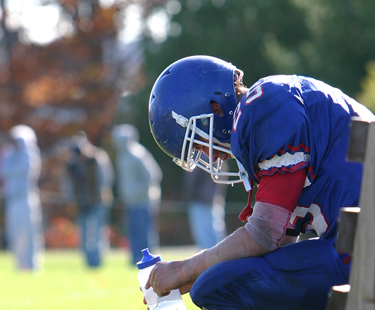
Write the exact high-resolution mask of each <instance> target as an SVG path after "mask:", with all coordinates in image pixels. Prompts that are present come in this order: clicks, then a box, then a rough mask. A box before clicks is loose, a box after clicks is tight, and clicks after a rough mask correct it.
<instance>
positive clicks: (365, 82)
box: [357, 61, 375, 113]
mask: <svg viewBox="0 0 375 310" xmlns="http://www.w3.org/2000/svg"><path fill="white" fill-rule="evenodd" d="M366 71H367V75H366V76H365V77H364V78H363V79H362V80H361V89H362V91H361V92H360V93H359V94H358V96H357V98H358V100H359V102H362V103H363V104H364V105H366V106H367V107H368V108H369V109H370V110H371V111H372V112H374V113H375V61H370V62H368V63H367V66H366Z"/></svg>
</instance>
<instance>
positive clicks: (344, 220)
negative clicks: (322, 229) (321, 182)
mask: <svg viewBox="0 0 375 310" xmlns="http://www.w3.org/2000/svg"><path fill="white" fill-rule="evenodd" d="M348 160H349V161H354V162H363V163H364V171H363V176H362V183H361V194H360V202H359V208H342V209H341V210H340V216H339V226H338V239H337V243H336V249H337V251H339V252H340V251H341V252H349V253H352V254H353V261H352V267H351V273H350V279H349V285H341V286H334V287H333V288H332V291H331V296H330V299H329V303H328V307H327V309H328V310H374V309H375V240H374V238H375V122H373V123H368V122H364V121H361V120H360V119H358V118H353V119H352V124H351V132H350V139H349V148H348Z"/></svg>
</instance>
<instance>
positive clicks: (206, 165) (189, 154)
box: [172, 112, 250, 189]
mask: <svg viewBox="0 0 375 310" xmlns="http://www.w3.org/2000/svg"><path fill="white" fill-rule="evenodd" d="M172 114H173V115H172V116H173V118H174V119H176V122H177V123H178V124H179V125H180V126H182V127H186V132H185V137H184V141H183V144H182V151H181V157H180V158H177V157H174V158H173V161H174V162H175V163H176V164H177V165H178V166H180V167H181V168H182V169H184V170H186V171H189V172H191V171H193V170H194V169H195V168H196V167H198V168H200V169H202V170H204V171H206V172H208V173H209V174H210V175H211V178H212V180H213V181H214V182H216V183H221V184H234V183H244V185H245V188H246V189H247V188H248V186H250V184H249V180H248V175H247V172H246V171H245V169H244V168H243V166H242V165H241V163H240V162H238V161H237V160H236V161H237V165H238V168H239V171H238V172H230V171H223V170H222V166H223V162H224V160H222V159H221V158H218V159H217V160H216V161H215V162H214V161H213V153H214V150H215V151H219V152H221V153H224V154H226V156H225V157H227V158H233V159H235V157H234V156H233V154H232V152H231V150H230V145H229V144H228V143H222V142H220V141H218V140H217V139H216V138H215V137H214V136H213V133H214V114H213V113H211V114H202V115H197V116H192V117H190V119H189V120H188V119H187V118H185V117H184V116H182V115H178V114H177V113H175V112H172ZM198 121H200V122H202V121H203V122H204V123H205V124H207V125H208V133H206V132H205V131H203V130H202V129H200V128H199V127H198V126H197V122H198ZM198 145H202V146H204V147H206V148H208V152H209V154H207V156H208V160H206V159H204V158H202V154H203V151H197V150H196V148H197V146H198Z"/></svg>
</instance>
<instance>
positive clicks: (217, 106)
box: [210, 101, 224, 117]
mask: <svg viewBox="0 0 375 310" xmlns="http://www.w3.org/2000/svg"><path fill="white" fill-rule="evenodd" d="M210 105H211V109H212V111H213V112H214V114H215V115H216V116H219V117H223V116H224V111H223V109H222V108H221V106H220V104H218V103H217V102H215V101H211V102H210Z"/></svg>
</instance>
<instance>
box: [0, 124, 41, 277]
mask: <svg viewBox="0 0 375 310" xmlns="http://www.w3.org/2000/svg"><path fill="white" fill-rule="evenodd" d="M1 151H2V155H1V162H0V177H1V181H2V185H3V188H2V192H3V198H4V205H5V231H6V238H7V242H8V245H9V248H10V250H11V251H12V253H13V254H14V256H15V258H16V268H17V269H18V270H23V271H34V270H37V269H39V268H41V267H42V265H43V259H44V236H43V223H42V206H41V202H40V196H39V186H38V181H39V176H40V171H41V157H40V150H39V147H38V145H37V137H36V135H35V132H34V130H33V129H31V128H30V127H29V126H26V125H17V126H14V127H13V128H11V129H10V131H9V141H8V142H7V143H6V144H5V145H4V146H3V147H2V148H1Z"/></svg>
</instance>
